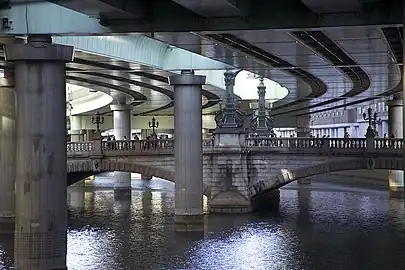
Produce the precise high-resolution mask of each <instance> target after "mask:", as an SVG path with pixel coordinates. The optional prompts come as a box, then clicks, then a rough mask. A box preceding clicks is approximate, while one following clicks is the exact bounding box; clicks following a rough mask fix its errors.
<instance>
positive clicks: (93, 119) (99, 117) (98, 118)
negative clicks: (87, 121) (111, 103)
mask: <svg viewBox="0 0 405 270" xmlns="http://www.w3.org/2000/svg"><path fill="white" fill-rule="evenodd" d="M91 122H92V123H93V124H95V125H97V130H96V132H100V124H103V123H104V116H103V115H102V114H100V112H99V111H97V112H96V114H95V115H93V116H92V117H91Z"/></svg>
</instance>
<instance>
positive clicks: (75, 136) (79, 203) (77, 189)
mask: <svg viewBox="0 0 405 270" xmlns="http://www.w3.org/2000/svg"><path fill="white" fill-rule="evenodd" d="M70 141H71V142H82V141H84V132H83V130H82V116H80V115H72V116H71V117H70ZM84 188H85V182H84V179H83V180H81V181H79V182H77V183H75V184H73V185H71V186H69V187H68V193H67V197H68V203H69V204H70V205H71V206H72V207H74V208H84Z"/></svg>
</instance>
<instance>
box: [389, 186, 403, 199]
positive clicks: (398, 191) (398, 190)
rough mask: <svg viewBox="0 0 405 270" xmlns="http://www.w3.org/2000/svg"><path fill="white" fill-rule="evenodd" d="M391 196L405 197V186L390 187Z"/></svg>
mask: <svg viewBox="0 0 405 270" xmlns="http://www.w3.org/2000/svg"><path fill="white" fill-rule="evenodd" d="M390 198H396V199H405V189H404V187H390Z"/></svg>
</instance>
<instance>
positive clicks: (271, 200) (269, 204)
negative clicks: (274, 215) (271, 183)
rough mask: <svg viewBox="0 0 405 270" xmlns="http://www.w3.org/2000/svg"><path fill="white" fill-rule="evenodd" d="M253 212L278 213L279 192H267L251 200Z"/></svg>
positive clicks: (274, 190) (276, 190) (275, 190)
mask: <svg viewBox="0 0 405 270" xmlns="http://www.w3.org/2000/svg"><path fill="white" fill-rule="evenodd" d="M251 203H252V209H253V210H254V211H278V210H279V207H280V190H278V189H273V190H267V191H265V192H263V193H262V194H260V195H257V196H255V197H253V198H252V199H251Z"/></svg>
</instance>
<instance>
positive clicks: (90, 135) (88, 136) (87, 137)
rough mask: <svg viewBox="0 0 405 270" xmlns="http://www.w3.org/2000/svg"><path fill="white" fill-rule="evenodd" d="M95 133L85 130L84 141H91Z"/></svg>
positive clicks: (92, 130) (91, 130) (93, 130)
mask: <svg viewBox="0 0 405 270" xmlns="http://www.w3.org/2000/svg"><path fill="white" fill-rule="evenodd" d="M95 132H96V130H95V129H87V130H86V131H85V132H84V140H85V141H93V140H94V134H95Z"/></svg>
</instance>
